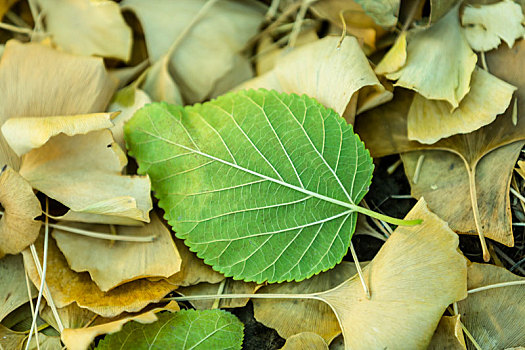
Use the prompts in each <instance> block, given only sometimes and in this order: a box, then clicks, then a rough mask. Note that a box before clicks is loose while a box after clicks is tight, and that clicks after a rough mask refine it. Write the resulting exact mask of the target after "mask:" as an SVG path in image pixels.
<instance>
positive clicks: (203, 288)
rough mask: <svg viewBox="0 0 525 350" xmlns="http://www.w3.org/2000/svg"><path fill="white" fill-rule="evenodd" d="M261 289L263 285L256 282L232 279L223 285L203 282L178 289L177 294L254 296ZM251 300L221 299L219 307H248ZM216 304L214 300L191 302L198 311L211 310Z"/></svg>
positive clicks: (224, 281)
mask: <svg viewBox="0 0 525 350" xmlns="http://www.w3.org/2000/svg"><path fill="white" fill-rule="evenodd" d="M261 287H262V285H261V284H257V283H255V282H244V281H236V280H233V279H231V278H227V279H225V280H223V281H222V282H221V283H213V284H212V283H206V282H201V283H199V284H196V285H193V286H189V287H181V288H177V293H178V294H180V295H183V296H190V295H217V294H253V293H255V292H256V291H257V290H258V289H259V288H261ZM219 290H222V292H220V293H219ZM249 300H250V299H249V298H235V299H220V300H219V304H218V307H220V308H232V307H243V306H246V304H247V303H248V301H249ZM214 302H215V300H213V299H208V300H190V301H189V303H191V304H192V305H193V307H194V308H196V309H197V310H206V309H211V308H212V305H213V304H214Z"/></svg>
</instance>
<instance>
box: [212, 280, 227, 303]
mask: <svg viewBox="0 0 525 350" xmlns="http://www.w3.org/2000/svg"><path fill="white" fill-rule="evenodd" d="M226 281H228V280H227V279H226V278H225V279H223V280H222V282H221V284H219V289H218V290H217V294H222V293H224V288H225V287H226ZM220 303H221V299H220V298H217V299H215V300H214V301H213V304H212V306H211V308H212V309H218V308H219V304H220Z"/></svg>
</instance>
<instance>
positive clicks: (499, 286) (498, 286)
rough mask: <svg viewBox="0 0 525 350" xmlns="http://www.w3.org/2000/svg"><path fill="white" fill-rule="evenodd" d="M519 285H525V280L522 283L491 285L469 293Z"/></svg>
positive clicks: (511, 282)
mask: <svg viewBox="0 0 525 350" xmlns="http://www.w3.org/2000/svg"><path fill="white" fill-rule="evenodd" d="M518 285H525V280H521V281H509V282H502V283H495V284H489V285H486V286H483V287H479V288H474V289H471V290H469V291H468V293H469V294H473V293H477V292H482V291H484V290H489V289H494V288H502V287H508V286H518Z"/></svg>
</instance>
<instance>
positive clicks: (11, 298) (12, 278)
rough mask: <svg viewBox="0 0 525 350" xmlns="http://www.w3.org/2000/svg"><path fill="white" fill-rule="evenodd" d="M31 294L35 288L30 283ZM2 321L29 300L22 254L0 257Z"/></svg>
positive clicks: (0, 313)
mask: <svg viewBox="0 0 525 350" xmlns="http://www.w3.org/2000/svg"><path fill="white" fill-rule="evenodd" d="M30 290H31V295H32V296H35V295H36V293H35V288H34V287H33V286H32V285H30ZM0 300H2V303H1V304H0V321H2V320H3V319H4V317H6V316H7V315H8V314H9V313H11V311H13V310H15V309H16V308H17V307H19V306H21V305H23V304H25V303H27V302H28V301H29V295H27V286H26V278H25V270H24V262H23V260H22V256H21V255H8V256H5V257H3V258H2V259H0Z"/></svg>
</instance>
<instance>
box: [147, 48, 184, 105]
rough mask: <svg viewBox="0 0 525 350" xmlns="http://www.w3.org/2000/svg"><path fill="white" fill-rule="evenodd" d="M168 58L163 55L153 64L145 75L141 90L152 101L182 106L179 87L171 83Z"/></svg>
mask: <svg viewBox="0 0 525 350" xmlns="http://www.w3.org/2000/svg"><path fill="white" fill-rule="evenodd" d="M168 64H169V61H168V56H167V55H164V56H162V58H160V59H159V60H158V61H157V62H155V63H154V64H153V65H152V66H151V67H150V69H149V71H148V73H147V74H146V79H145V80H144V85H143V86H142V88H143V89H144V91H145V92H147V93H148V94H149V95H150V96H151V98H152V99H153V101H165V102H167V103H172V104H179V105H180V104H182V96H181V94H180V91H179V87H178V86H177V84H175V82H174V81H173V78H172V77H171V75H170V72H169V70H168Z"/></svg>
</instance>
